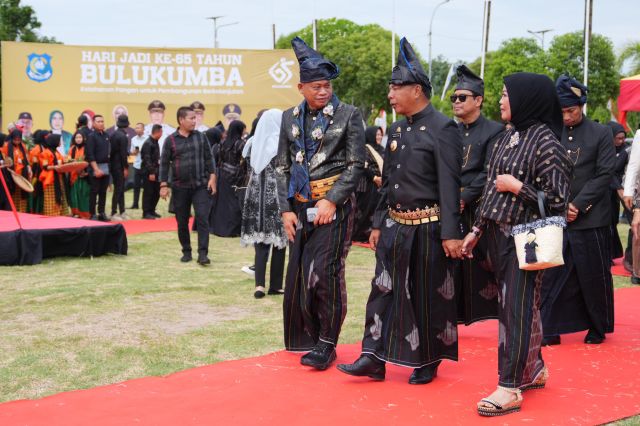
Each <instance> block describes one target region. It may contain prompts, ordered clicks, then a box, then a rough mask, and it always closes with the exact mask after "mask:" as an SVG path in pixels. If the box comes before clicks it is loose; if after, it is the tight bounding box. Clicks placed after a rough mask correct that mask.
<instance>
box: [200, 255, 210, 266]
mask: <svg viewBox="0 0 640 426" xmlns="http://www.w3.org/2000/svg"><path fill="white" fill-rule="evenodd" d="M198 264H199V265H202V266H207V265H211V260H209V258H208V257H207V256H205V255H200V256H198Z"/></svg>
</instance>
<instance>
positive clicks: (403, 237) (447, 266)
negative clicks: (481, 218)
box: [362, 219, 458, 367]
mask: <svg viewBox="0 0 640 426" xmlns="http://www.w3.org/2000/svg"><path fill="white" fill-rule="evenodd" d="M454 262H455V261H453V260H451V259H448V258H447V257H446V256H445V254H444V249H443V248H442V240H441V239H440V222H431V223H427V224H422V225H417V226H410V225H401V224H399V223H396V222H394V221H393V220H391V219H387V220H386V223H385V224H384V226H383V227H382V229H381V233H380V239H379V241H378V246H377V248H376V275H375V277H374V279H373V280H372V282H371V293H370V294H369V300H368V301H367V310H366V320H365V329H364V338H363V340H362V352H363V353H368V354H371V355H374V356H375V357H377V358H379V359H380V360H383V361H388V362H392V363H396V364H400V365H403V366H407V367H422V366H425V365H428V364H431V363H433V362H436V361H439V360H442V359H451V360H457V359H458V329H457V325H456V304H455V283H454V278H453V274H454Z"/></svg>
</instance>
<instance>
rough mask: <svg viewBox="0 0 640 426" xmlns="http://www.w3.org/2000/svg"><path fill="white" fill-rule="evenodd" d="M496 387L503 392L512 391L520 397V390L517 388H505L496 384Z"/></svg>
mask: <svg viewBox="0 0 640 426" xmlns="http://www.w3.org/2000/svg"><path fill="white" fill-rule="evenodd" d="M498 389H501V390H503V391H505V392H509V393H512V394H514V395H516V396H518V397H520V395H521V394H522V391H521V390H520V389H519V388H506V387H504V386H498Z"/></svg>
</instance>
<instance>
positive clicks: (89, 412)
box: [0, 289, 640, 426]
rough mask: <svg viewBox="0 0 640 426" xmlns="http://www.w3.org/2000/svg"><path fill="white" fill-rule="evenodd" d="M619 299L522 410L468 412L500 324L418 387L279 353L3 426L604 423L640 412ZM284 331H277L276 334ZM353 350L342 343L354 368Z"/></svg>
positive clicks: (44, 403)
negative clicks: (602, 327) (595, 342)
mask: <svg viewBox="0 0 640 426" xmlns="http://www.w3.org/2000/svg"><path fill="white" fill-rule="evenodd" d="M615 295H616V300H615V301H616V318H617V322H616V332H615V333H614V334H612V335H609V337H608V338H607V341H606V343H605V344H603V345H600V346H589V345H585V344H583V343H582V338H583V334H584V333H577V334H573V335H569V336H563V340H562V342H563V343H562V345H560V346H554V347H550V348H545V349H544V357H545V359H546V362H547V365H548V366H549V369H550V372H551V377H550V379H549V382H548V384H547V388H546V389H544V390H533V391H530V392H527V393H526V394H525V401H524V406H523V411H522V412H520V413H517V414H511V415H509V416H507V417H503V418H501V419H500V420H495V421H491V420H486V419H482V418H480V417H479V416H478V415H477V414H476V411H475V409H474V407H475V403H476V402H477V401H478V400H479V399H480V398H482V397H483V396H486V395H487V394H488V393H490V392H491V391H493V389H494V384H495V382H496V380H497V377H496V365H497V361H496V352H497V349H496V344H497V338H496V334H497V332H496V328H497V324H496V322H495V321H491V322H485V323H480V324H474V325H473V326H471V327H466V328H465V327H461V328H460V336H461V339H460V362H458V363H453V362H444V363H443V365H442V366H441V368H440V370H439V372H438V378H437V379H436V380H435V381H434V382H433V383H431V384H429V385H425V386H411V385H408V384H407V383H406V381H407V379H408V377H409V374H410V371H411V370H409V369H405V368H400V367H395V366H389V367H388V371H387V380H386V381H384V382H372V381H369V380H367V379H361V378H356V377H350V376H346V375H344V374H342V373H340V372H338V371H337V370H336V369H335V368H331V369H329V370H328V371H325V372H317V371H311V370H309V369H307V368H306V367H303V366H301V365H300V364H299V355H296V354H290V353H286V352H277V353H274V354H270V355H266V356H262V357H258V358H251V359H243V360H238V361H229V362H222V363H218V364H215V365H210V366H205V367H201V368H195V369H192V370H187V371H183V372H180V373H176V374H173V375H170V376H168V377H149V378H143V379H138V380H131V381H128V382H124V383H119V384H115V385H110V386H104V387H99V388H95V389H89V390H82V391H75V392H68V393H62V394H58V395H54V396H51V397H48V398H44V399H41V400H36V401H26V400H25V401H15V402H9V403H5V404H1V405H0V424H2V425H23V424H29V425H94V426H95V425H130V424H142V425H255V424H278V425H293V424H304V425H349V426H355V425H378V424H385V425H408V424H424V423H427V424H451V425H454V424H476V423H478V424H479V423H480V422H481V421H483V422H487V424H489V423H491V424H498V422H499V424H503V423H504V422H509V424H515V423H518V424H545V425H546V424H557V425H561V424H580V425H582V424H599V423H603V422H609V421H612V420H615V419H620V418H624V417H628V416H632V415H635V414H638V413H640V390H639V389H640V358H639V357H638V354H640V314H639V313H638V309H637V306H638V305H640V289H622V290H618V291H616V292H615ZM278 325H279V324H274V326H278ZM358 352H359V345H340V346H339V348H338V362H350V361H352V360H354V359H355V358H356V357H357V355H358Z"/></svg>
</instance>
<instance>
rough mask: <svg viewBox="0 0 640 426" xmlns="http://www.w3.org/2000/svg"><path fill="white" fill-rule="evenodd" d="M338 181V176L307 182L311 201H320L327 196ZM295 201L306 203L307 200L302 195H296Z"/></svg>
mask: <svg viewBox="0 0 640 426" xmlns="http://www.w3.org/2000/svg"><path fill="white" fill-rule="evenodd" d="M338 179H340V175H339V174H338V175H335V176H331V177H328V178H325V179H318V180H312V181H311V182H309V186H310V187H311V200H313V201H317V200H321V199H322V198H324V197H325V196H326V195H327V192H329V191H330V190H331V188H333V185H334V184H335V183H336V182H337V181H338ZM295 199H296V200H297V201H299V202H301V203H308V202H309V200H307V199H306V198H305V197H303V196H302V195H300V194H298V193H296V195H295Z"/></svg>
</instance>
